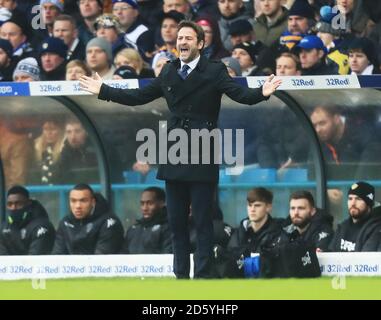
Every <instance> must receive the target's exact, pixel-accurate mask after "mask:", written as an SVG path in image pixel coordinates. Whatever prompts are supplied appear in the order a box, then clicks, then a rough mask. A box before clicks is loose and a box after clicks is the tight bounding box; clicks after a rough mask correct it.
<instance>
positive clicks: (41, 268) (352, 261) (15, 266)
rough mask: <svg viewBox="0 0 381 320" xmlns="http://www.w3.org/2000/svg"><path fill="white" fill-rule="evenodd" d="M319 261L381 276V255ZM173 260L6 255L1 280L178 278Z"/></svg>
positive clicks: (330, 269) (341, 271) (329, 270)
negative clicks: (175, 275) (174, 270)
mask: <svg viewBox="0 0 381 320" xmlns="http://www.w3.org/2000/svg"><path fill="white" fill-rule="evenodd" d="M318 258H319V262H320V266H321V269H322V274H323V275H324V276H335V275H343V276H381V252H378V253H377V252H374V253H373V252H369V253H368V252H360V253H357V252H356V253H319V254H318ZM172 261H173V256H172V255H171V254H163V255H92V256H90V255H89V256H3V257H0V280H18V279H54V278H84V277H174V275H173V269H172ZM191 261H192V259H191ZM191 276H192V275H191Z"/></svg>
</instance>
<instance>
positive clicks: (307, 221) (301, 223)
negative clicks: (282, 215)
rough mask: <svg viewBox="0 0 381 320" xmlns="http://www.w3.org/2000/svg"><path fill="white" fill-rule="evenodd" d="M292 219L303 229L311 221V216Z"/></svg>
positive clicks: (293, 222) (295, 224) (294, 223)
mask: <svg viewBox="0 0 381 320" xmlns="http://www.w3.org/2000/svg"><path fill="white" fill-rule="evenodd" d="M291 221H292V224H293V225H294V226H296V227H298V228H300V229H303V228H305V227H306V226H307V225H308V224H309V223H310V222H311V218H310V217H308V218H305V219H300V218H299V219H298V220H296V219H292V218H291Z"/></svg>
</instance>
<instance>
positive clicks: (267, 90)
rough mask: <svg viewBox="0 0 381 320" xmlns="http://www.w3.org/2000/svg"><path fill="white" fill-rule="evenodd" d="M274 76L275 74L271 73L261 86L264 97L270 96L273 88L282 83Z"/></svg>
mask: <svg viewBox="0 0 381 320" xmlns="http://www.w3.org/2000/svg"><path fill="white" fill-rule="evenodd" d="M274 78H275V75H273V74H272V75H271V76H269V77H268V78H267V79H266V81H265V83H264V84H263V86H262V94H263V95H264V96H265V97H268V96H271V95H272V94H273V93H274V92H275V90H276V89H277V88H278V87H279V86H280V85H281V84H282V80H281V79H276V80H275V79H274Z"/></svg>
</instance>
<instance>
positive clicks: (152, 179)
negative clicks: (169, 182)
mask: <svg viewBox="0 0 381 320" xmlns="http://www.w3.org/2000/svg"><path fill="white" fill-rule="evenodd" d="M156 175H157V169H151V170H150V171H148V173H147V175H146V176H145V177H144V178H145V179H144V183H145V184H160V183H162V181H160V180H158V179H156Z"/></svg>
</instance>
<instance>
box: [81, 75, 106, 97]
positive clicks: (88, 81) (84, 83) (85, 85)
mask: <svg viewBox="0 0 381 320" xmlns="http://www.w3.org/2000/svg"><path fill="white" fill-rule="evenodd" d="M102 81H103V80H102V78H101V76H100V75H99V74H98V72H96V73H95V75H94V76H93V77H87V76H82V77H81V78H79V86H80V87H81V89H82V90H85V91H88V92H90V93H93V94H99V91H100V90H101V86H102Z"/></svg>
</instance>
